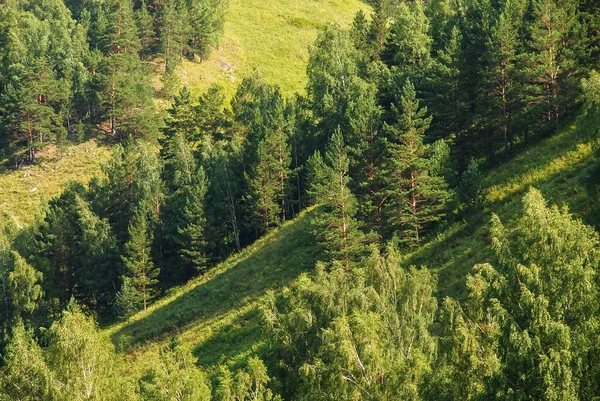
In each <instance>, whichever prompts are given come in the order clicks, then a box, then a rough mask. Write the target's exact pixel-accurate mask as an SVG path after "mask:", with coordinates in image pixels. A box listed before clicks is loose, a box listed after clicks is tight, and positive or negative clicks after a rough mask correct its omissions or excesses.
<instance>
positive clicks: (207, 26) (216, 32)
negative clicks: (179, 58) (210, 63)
mask: <svg viewBox="0 0 600 401" xmlns="http://www.w3.org/2000/svg"><path fill="white" fill-rule="evenodd" d="M226 6H227V1H226V0H225V1H223V0H191V2H190V21H191V39H190V49H191V52H192V56H193V57H194V58H195V56H196V55H198V56H199V57H200V61H201V62H202V61H203V60H204V59H205V58H206V57H208V55H209V54H210V48H211V46H215V45H216V44H217V42H218V39H219V37H220V36H221V35H222V33H223V27H224V22H225V8H226Z"/></svg>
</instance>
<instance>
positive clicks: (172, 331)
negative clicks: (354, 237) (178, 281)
mask: <svg viewBox="0 0 600 401" xmlns="http://www.w3.org/2000/svg"><path fill="white" fill-rule="evenodd" d="M310 213H311V210H308V211H305V212H303V213H302V214H301V215H300V216H299V217H297V218H296V219H295V220H294V221H291V222H288V223H286V224H284V225H283V226H282V227H281V228H279V229H277V230H274V231H273V232H271V233H270V234H268V235H266V236H265V237H263V238H262V239H260V240H258V241H257V242H256V243H254V244H253V245H251V246H249V247H248V248H246V249H244V250H243V251H242V252H241V253H239V254H237V255H234V256H233V257H231V258H229V259H228V260H226V261H225V262H223V263H222V264H220V265H219V266H217V267H216V268H214V269H212V270H211V271H210V272H209V273H207V274H205V275H204V276H202V277H199V278H198V279H196V280H193V281H191V282H189V283H188V284H187V285H185V286H183V287H181V288H179V289H177V290H176V292H175V293H174V294H172V295H171V296H168V297H166V298H164V299H162V300H160V301H158V302H157V303H156V304H154V305H152V306H151V307H150V308H148V309H147V310H145V311H142V312H140V313H138V314H137V315H135V316H134V317H132V319H131V320H130V321H129V322H128V323H122V324H118V325H115V326H112V327H110V328H108V329H107V331H106V332H107V334H108V335H109V336H110V337H111V339H112V341H113V343H114V344H116V346H117V348H118V349H121V350H126V352H127V358H126V359H128V360H129V361H131V362H135V363H130V364H127V365H128V368H129V369H132V371H134V372H136V373H133V375H134V376H135V377H139V376H136V375H139V374H143V371H144V367H145V366H146V363H144V362H145V361H147V360H148V359H149V358H153V357H154V356H153V355H155V354H156V350H157V349H158V348H159V347H160V346H161V345H163V344H165V342H166V341H168V340H169V337H170V336H171V335H177V337H178V339H179V340H180V341H181V342H182V343H183V344H184V345H185V346H187V347H188V348H189V349H190V350H191V351H192V352H193V354H194V355H196V356H197V357H198V359H199V364H200V365H201V366H202V367H204V368H205V369H207V370H209V371H213V372H214V371H215V369H216V367H217V365H221V364H235V363H236V362H239V361H240V360H242V359H244V357H246V356H248V355H251V354H254V353H256V352H257V351H258V350H259V349H260V348H261V346H262V338H261V320H260V314H259V306H260V305H261V304H262V303H263V297H264V296H265V294H266V293H267V291H268V290H270V289H274V290H277V289H281V288H283V287H285V286H286V285H289V284H291V283H292V282H293V281H294V280H295V279H296V278H297V277H298V276H299V275H300V274H301V273H302V272H304V271H306V270H308V269H310V268H312V267H313V266H314V264H315V262H316V258H317V254H318V252H317V250H316V244H315V242H314V239H313V236H312V235H310V234H309V228H310V221H309V216H310Z"/></svg>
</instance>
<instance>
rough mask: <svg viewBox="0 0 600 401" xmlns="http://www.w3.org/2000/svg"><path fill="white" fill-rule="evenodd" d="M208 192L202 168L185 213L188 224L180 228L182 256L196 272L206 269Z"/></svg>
mask: <svg viewBox="0 0 600 401" xmlns="http://www.w3.org/2000/svg"><path fill="white" fill-rule="evenodd" d="M206 191H207V183H206V175H205V174H204V169H203V168H202V167H200V168H199V169H198V172H197V173H196V176H195V177H194V180H193V183H192V184H191V185H190V187H189V195H188V197H187V199H186V205H185V208H184V212H183V221H185V222H186V223H187V224H186V225H184V226H183V227H180V228H179V230H178V231H179V245H180V247H181V248H180V251H179V252H180V254H181V256H182V258H183V260H185V261H186V262H187V263H188V264H189V265H191V266H193V267H194V269H195V270H196V271H202V270H203V269H205V268H206V263H207V259H208V258H207V254H206V246H207V241H206V235H205V231H206V215H205V198H206Z"/></svg>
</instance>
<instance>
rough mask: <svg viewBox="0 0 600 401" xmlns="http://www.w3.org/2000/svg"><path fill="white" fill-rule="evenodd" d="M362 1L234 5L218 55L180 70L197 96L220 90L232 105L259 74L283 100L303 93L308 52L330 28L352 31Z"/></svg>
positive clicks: (246, 0)
mask: <svg viewBox="0 0 600 401" xmlns="http://www.w3.org/2000/svg"><path fill="white" fill-rule="evenodd" d="M361 9H362V10H365V12H366V14H367V15H368V14H369V11H368V10H369V6H367V5H366V4H365V3H363V2H361V1H359V0H307V1H304V0H302V1H298V0H274V1H264V0H229V9H228V12H227V17H226V22H225V31H224V35H223V38H222V39H221V42H220V45H219V47H218V49H215V50H214V51H213V52H212V54H211V55H210V58H209V59H208V60H206V61H204V62H203V63H201V64H199V63H192V62H189V61H186V62H184V64H183V65H182V66H181V67H180V69H179V75H180V77H181V81H182V83H183V84H184V85H187V86H189V87H190V88H191V90H192V94H193V95H194V96H197V95H199V94H200V93H202V92H204V91H205V90H206V89H207V88H208V87H209V86H210V85H212V84H219V85H221V86H222V87H223V88H224V91H225V94H226V97H227V99H230V98H231V97H232V96H233V94H234V92H235V89H236V87H237V85H238V84H239V82H240V81H241V80H242V79H243V78H244V77H246V76H248V75H249V74H251V73H252V71H253V70H254V69H257V70H258V71H259V72H260V74H261V75H262V76H263V77H264V78H265V79H266V80H267V81H268V82H269V83H272V84H277V85H279V86H280V87H281V90H282V92H283V93H284V95H288V96H290V95H293V94H294V93H296V92H300V93H301V92H303V91H304V88H305V85H306V63H307V61H308V48H309V46H310V45H312V44H313V42H314V40H315V39H316V37H317V34H318V32H319V30H320V29H321V28H322V27H324V26H325V25H326V24H338V25H340V26H343V27H349V26H350V25H351V23H352V20H353V18H354V15H355V14H356V13H357V12H358V11H359V10H361Z"/></svg>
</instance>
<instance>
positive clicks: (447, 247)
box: [408, 126, 594, 298]
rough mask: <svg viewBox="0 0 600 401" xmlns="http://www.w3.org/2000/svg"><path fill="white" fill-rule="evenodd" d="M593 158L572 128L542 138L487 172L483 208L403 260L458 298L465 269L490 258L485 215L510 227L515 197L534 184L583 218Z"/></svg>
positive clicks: (588, 144)
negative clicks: (428, 271) (429, 272)
mask: <svg viewBox="0 0 600 401" xmlns="http://www.w3.org/2000/svg"><path fill="white" fill-rule="evenodd" d="M593 157H594V155H593V146H592V143H591V142H590V140H589V139H587V138H583V137H580V136H578V133H577V132H576V129H575V127H573V126H572V127H567V128H565V129H563V130H562V131H561V133H560V134H558V135H556V136H553V137H551V138H548V139H545V140H542V141H541V142H540V143H538V144H536V145H535V146H532V147H531V148H529V149H527V150H525V151H524V152H522V153H521V154H519V155H518V156H517V157H515V158H514V159H513V160H511V161H509V162H508V163H505V164H504V165H501V166H499V167H498V168H496V169H494V170H491V171H489V172H487V174H486V176H485V180H484V183H485V186H486V187H487V197H486V206H485V208H484V210H483V211H482V212H481V213H478V214H477V215H475V216H470V217H469V219H468V220H462V221H459V222H456V223H454V224H452V225H450V226H448V227H445V228H443V229H442V230H440V233H439V234H438V235H437V237H436V238H434V239H433V240H432V241H431V242H429V243H428V244H427V245H426V246H425V247H424V248H423V249H421V250H419V251H418V252H416V253H414V254H412V255H409V256H408V260H409V262H410V263H412V264H415V265H426V266H429V267H431V268H432V269H433V270H434V271H435V272H436V273H437V274H438V277H439V288H440V295H450V296H454V297H459V298H460V297H462V296H463V295H464V284H465V276H466V274H467V273H468V272H469V271H470V269H471V267H473V265H474V264H476V263H484V262H492V260H493V259H492V252H491V249H490V247H489V244H490V240H489V237H488V235H489V230H488V222H489V219H490V217H491V214H492V213H496V214H497V215H498V216H499V217H500V220H501V221H502V222H503V223H504V224H505V225H506V226H508V227H509V228H510V225H511V222H512V221H514V219H516V218H518V216H519V215H520V213H521V210H522V208H521V199H522V197H523V195H524V193H525V191H526V190H527V189H528V188H530V187H535V188H537V189H538V190H540V191H541V192H542V194H543V195H544V198H545V199H546V201H547V202H548V203H549V204H558V205H561V206H562V205H565V206H568V207H569V209H570V210H571V212H572V213H573V214H574V215H575V216H576V217H579V218H582V219H583V220H584V221H585V220H586V217H587V215H588V213H589V212H590V210H591V206H592V203H591V202H590V198H589V194H588V192H587V190H586V181H587V180H588V175H589V168H590V167H591V162H592V160H593Z"/></svg>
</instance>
